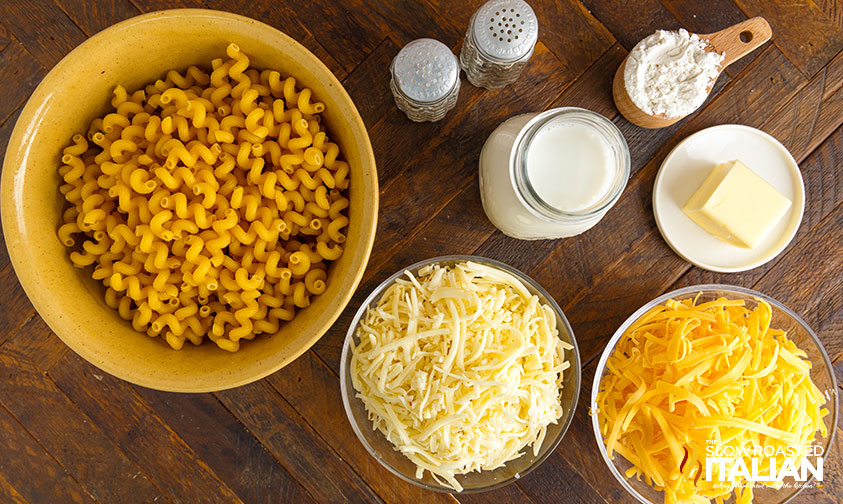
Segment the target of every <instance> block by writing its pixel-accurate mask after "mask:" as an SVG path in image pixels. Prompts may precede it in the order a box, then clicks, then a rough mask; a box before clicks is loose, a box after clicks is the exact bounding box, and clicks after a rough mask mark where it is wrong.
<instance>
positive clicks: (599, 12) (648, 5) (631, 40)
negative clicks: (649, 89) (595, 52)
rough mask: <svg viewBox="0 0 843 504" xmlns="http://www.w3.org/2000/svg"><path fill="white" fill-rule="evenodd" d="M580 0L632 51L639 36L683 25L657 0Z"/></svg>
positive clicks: (639, 38)
mask: <svg viewBox="0 0 843 504" xmlns="http://www.w3.org/2000/svg"><path fill="white" fill-rule="evenodd" d="M582 3H583V5H585V6H586V7H587V8H588V10H589V11H591V13H592V14H593V15H594V17H596V18H597V20H598V21H600V22H601V23H603V25H604V26H606V28H608V29H609V31H610V32H612V35H614V36H615V38H616V39H618V42H620V43H621V45H623V46H624V48H626V50H627V51H631V50H632V48H633V47H635V44H637V43H638V41H639V40H641V39H642V38H644V37H646V36H647V35H649V34H651V33H653V32H654V31H656V30H678V29H679V28H682V26H681V24H680V23H679V21H678V20H677V19H676V18H675V17H673V15H672V14H671V13H670V11H668V10H667V9H666V8H665V7H664V6H663V5H662V4H661V3H659V1H658V0H641V1H637V2H604V1H601V0H584V1H583V2H582Z"/></svg>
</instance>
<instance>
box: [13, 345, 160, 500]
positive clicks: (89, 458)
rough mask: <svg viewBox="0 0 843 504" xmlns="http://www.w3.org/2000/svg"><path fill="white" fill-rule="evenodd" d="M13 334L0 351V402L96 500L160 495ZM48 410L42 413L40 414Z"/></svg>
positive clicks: (157, 497)
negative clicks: (27, 356) (36, 362)
mask: <svg viewBox="0 0 843 504" xmlns="http://www.w3.org/2000/svg"><path fill="white" fill-rule="evenodd" d="M18 341H19V339H18V338H15V339H13V340H11V341H10V342H8V343H7V344H6V345H3V347H2V349H0V376H3V377H4V379H3V380H2V381H0V404H2V405H3V406H4V407H5V408H6V409H7V410H8V411H9V412H11V413H12V414H13V415H14V416H15V418H17V419H18V421H20V422H21V423H22V424H24V425H26V428H27V430H28V431H29V432H30V434H31V435H32V436H33V437H35V438H36V439H37V440H38V442H39V444H40V445H41V446H43V447H44V449H46V450H47V451H48V452H50V453H51V454H53V456H55V457H56V460H57V461H58V462H59V463H60V464H61V465H62V467H64V468H65V470H67V471H68V472H69V473H70V474H71V476H73V477H74V479H76V481H78V482H79V483H80V484H82V485H83V486H84V487H85V490H86V491H87V492H88V493H89V494H90V495H92V496H93V497H94V498H95V499H96V500H98V501H100V502H108V501H116V500H120V499H121V498H123V497H125V496H127V495H132V496H133V497H134V498H135V499H137V500H138V501H140V502H152V501H155V500H158V499H161V498H162V495H161V491H160V490H159V489H158V488H156V487H155V485H154V484H153V483H152V482H151V481H150V480H149V478H148V477H147V475H146V474H144V472H143V471H142V470H141V469H140V468H139V467H138V466H136V465H135V464H133V463H132V462H130V461H129V460H128V459H127V458H126V456H125V455H124V454H123V452H122V451H121V450H120V448H118V447H117V446H116V445H115V444H114V443H113V442H112V441H111V440H110V439H109V437H108V436H107V435H106V434H105V433H104V432H103V431H102V430H101V429H100V428H99V427H98V426H97V425H96V424H94V423H93V422H91V419H90V418H88V417H87V416H86V415H85V414H84V413H82V412H81V411H79V409H78V408H77V407H76V406H75V405H74V404H73V403H72V402H71V401H70V400H69V399H68V398H67V396H65V395H64V394H63V393H62V392H61V391H60V390H59V389H58V387H56V385H55V384H54V383H53V382H52V381H51V380H50V379H49V378H48V377H47V376H46V375H45V374H44V373H43V371H42V370H41V369H39V368H38V367H37V366H36V365H35V364H34V363H33V362H31V361H30V360H29V359H27V358H26V356H25V352H23V351H21V349H20V348H19V347H18V345H17V343H18ZM46 412H49V413H48V414H45V413H46Z"/></svg>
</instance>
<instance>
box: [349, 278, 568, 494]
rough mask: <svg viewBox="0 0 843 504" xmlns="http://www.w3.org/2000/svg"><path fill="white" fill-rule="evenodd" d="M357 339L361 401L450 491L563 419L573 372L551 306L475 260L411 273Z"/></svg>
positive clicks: (355, 365) (354, 371) (537, 441)
mask: <svg viewBox="0 0 843 504" xmlns="http://www.w3.org/2000/svg"><path fill="white" fill-rule="evenodd" d="M405 276H406V278H400V279H399V280H397V281H396V282H395V283H393V284H392V285H391V286H390V287H389V288H388V289H387V290H386V291H385V292H384V294H383V296H382V297H381V299H380V301H379V302H378V304H377V306H376V307H375V308H370V309H369V310H368V311H367V313H366V316H365V318H364V319H363V321H362V322H361V323H360V326H359V328H358V330H357V333H356V342H354V343H352V348H351V350H352V358H351V378H352V384H353V386H354V388H355V390H357V397H358V398H360V399H361V400H362V401H363V403H364V404H365V405H366V409H367V411H368V412H369V418H370V419H371V420H372V422H373V424H374V428H375V429H378V430H380V431H381V432H382V433H383V434H384V435H385V436H386V438H387V439H388V440H389V441H390V442H391V443H392V444H393V445H394V446H395V449H396V450H398V451H400V452H401V453H403V454H404V455H405V456H406V457H407V458H409V459H410V460H411V461H412V462H413V463H415V464H416V466H417V471H416V477H417V478H421V477H422V476H423V475H424V471H425V470H427V471H429V472H430V473H431V475H432V476H433V478H434V479H435V480H436V481H438V482H439V483H440V484H442V485H446V486H448V487H450V488H453V489H454V490H456V491H461V490H462V486H461V485H460V484H459V482H458V481H457V480H456V478H455V475H459V474H465V473H468V472H471V471H479V470H492V469H495V468H498V467H500V466H502V465H504V464H505V463H506V462H508V461H510V460H513V459H515V458H518V457H519V456H521V455H522V449H523V448H525V447H526V446H528V445H532V448H533V451H534V453H536V454H537V453H538V450H539V448H540V447H541V445H542V442H543V440H544V437H545V432H546V428H547V425H548V424H551V423H555V422H556V421H557V420H558V419H559V418H560V417H561V416H562V405H561V403H560V392H561V388H562V375H563V372H564V371H565V370H566V369H567V368H568V367H569V366H570V363H569V362H568V361H566V359H565V355H564V353H565V350H571V349H573V347H572V346H571V345H569V344H568V343H566V342H563V341H562V340H561V339H559V331H558V330H557V328H556V316H555V314H554V313H553V310H552V309H551V308H550V307H549V306H547V305H544V304H541V303H540V302H539V299H538V297H537V296H534V295H532V294H530V292H529V291H528V290H527V289H526V288H525V287H524V285H523V284H522V283H521V282H520V281H519V280H518V279H517V278H515V277H513V276H512V275H510V274H509V273H506V272H503V271H500V270H498V269H496V268H492V267H489V266H485V265H482V264H477V263H474V262H465V263H460V264H457V265H455V266H453V267H440V266H438V265H433V266H428V267H425V268H422V269H421V270H420V271H419V272H418V277H415V276H414V275H413V274H412V273H410V272H406V275H405Z"/></svg>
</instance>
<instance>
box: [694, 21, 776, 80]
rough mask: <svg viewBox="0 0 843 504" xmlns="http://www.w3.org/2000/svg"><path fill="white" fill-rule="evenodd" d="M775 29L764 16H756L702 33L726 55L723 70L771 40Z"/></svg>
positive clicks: (702, 37)
mask: <svg viewBox="0 0 843 504" xmlns="http://www.w3.org/2000/svg"><path fill="white" fill-rule="evenodd" d="M772 35H773V30H772V29H771V28H770V24H769V23H768V22H767V20H766V19H764V18H763V17H754V18H752V19H747V20H746V21H743V22H741V23H738V24H736V25H733V26H730V27H728V28H725V29H723V30H720V31H718V32H714V33H709V34H707V35H700V36H699V37H700V38H701V39H703V40H706V41H707V42H708V43H709V44H710V45H711V47H712V48H713V49H714V50H715V51H717V52H719V53H722V54H724V55H725V57H724V58H723V63H721V70H722V69H723V68H726V67H727V66H729V65H731V64H732V63H734V62H735V61H737V60H739V59H741V58H743V57H744V56H746V55H747V54H749V53H751V52H752V51H754V50H755V49H757V48H758V47H759V46H760V45H762V44H763V43H764V42H767V41H768V40H770V37H771V36H772Z"/></svg>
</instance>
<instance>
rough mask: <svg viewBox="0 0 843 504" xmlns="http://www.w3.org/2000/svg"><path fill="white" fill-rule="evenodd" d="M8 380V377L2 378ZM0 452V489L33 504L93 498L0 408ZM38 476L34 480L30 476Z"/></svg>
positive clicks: (80, 502) (79, 502) (77, 502)
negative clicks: (0, 475) (3, 488)
mask: <svg viewBox="0 0 843 504" xmlns="http://www.w3.org/2000/svg"><path fill="white" fill-rule="evenodd" d="M3 378H4V379H7V378H9V376H8V375H5V376H4V377H3ZM0 432H2V433H3V435H2V436H0V452H2V453H3V461H2V463H1V464H2V465H0V474H2V479H3V483H2V485H0V486H3V487H7V488H10V490H6V493H10V494H12V495H14V494H18V495H20V496H21V497H22V498H23V499H25V500H26V501H29V502H33V503H39V502H68V503H74V504H85V503H90V502H94V500H93V498H92V497H91V496H90V495H89V494H88V493H87V492H85V490H83V489H82V487H81V486H79V483H78V482H77V481H76V480H75V479H73V478H72V477H71V476H70V475H68V474H67V473H66V472H65V470H64V468H62V467H61V466H60V465H59V464H58V463H57V462H56V461H55V459H54V458H53V457H52V456H51V455H50V454H48V453H47V452H46V451H44V449H43V448H42V447H41V446H40V445H39V444H38V443H37V442H36V441H35V439H33V438H32V436H30V435H29V433H28V432H26V430H25V429H24V428H23V426H21V424H20V423H18V421H17V420H16V419H15V418H14V417H13V416H12V415H11V414H10V413H9V412H8V411H7V410H6V409H5V408H3V407H2V406H0ZM33 475H38V477H33Z"/></svg>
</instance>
